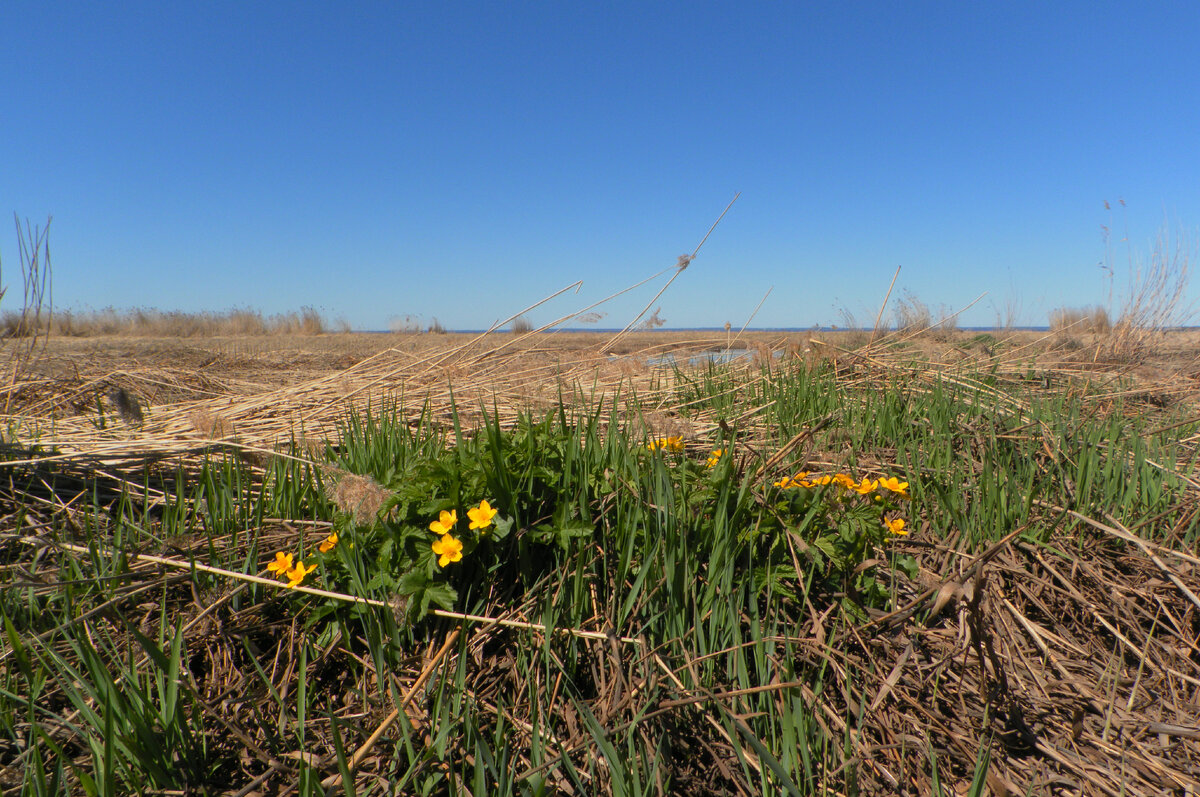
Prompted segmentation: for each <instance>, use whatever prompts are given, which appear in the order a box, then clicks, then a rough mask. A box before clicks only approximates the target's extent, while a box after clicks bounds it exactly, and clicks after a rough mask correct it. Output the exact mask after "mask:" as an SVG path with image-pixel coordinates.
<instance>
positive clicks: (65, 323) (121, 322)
mask: <svg viewBox="0 0 1200 797" xmlns="http://www.w3.org/2000/svg"><path fill="white" fill-rule="evenodd" d="M341 328H342V331H349V326H348V325H346V324H343V325H341ZM328 331H329V329H328V326H327V325H326V323H325V320H324V319H323V318H322V317H321V314H320V313H319V312H317V311H316V310H315V309H313V308H312V307H304V308H301V309H300V310H299V311H297V312H291V313H280V314H278V315H273V316H263V315H262V313H260V312H258V311H257V310H246V309H239V310H230V311H228V312H224V313H206V312H201V313H184V312H179V311H165V312H164V311H161V310H155V309H150V308H134V309H129V310H117V309H115V308H112V307H108V308H105V309H103V310H87V311H72V310H59V311H57V312H55V313H53V314H51V313H49V312H45V313H42V314H41V315H39V316H37V317H35V318H34V319H33V320H31V319H29V318H28V317H27V314H24V313H17V312H7V313H5V314H4V315H3V317H2V318H0V334H2V335H3V336H4V337H9V338H13V337H29V336H31V335H33V334H35V333H36V334H41V335H46V334H50V335H61V336H64V337H105V336H124V337H161V338H196V337H221V336H225V337H254V336H260V335H321V334H324V333H326V332H328Z"/></svg>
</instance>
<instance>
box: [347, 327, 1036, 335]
mask: <svg viewBox="0 0 1200 797" xmlns="http://www.w3.org/2000/svg"><path fill="white" fill-rule="evenodd" d="M956 329H958V331H959V332H995V331H996V327H956ZM1009 329H1011V330H1012V331H1014V332H1049V331H1050V327H1009ZM355 331H356V332H363V333H365V334H372V335H383V334H388V333H389V330H386V329H359V330H355ZM446 331H447V332H451V333H455V334H460V335H482V334H483V333H484V332H487V330H486V329H447V330H446ZM620 331H621V329H620V328H619V327H565V328H560V329H551V330H547V331H546V333H545V334H552V333H556V332H608V333H613V334H615V333H617V332H620ZM647 331H648V332H651V333H654V332H724V331H725V327H659V328H658V329H652V330H642V329H632V330H630V332H631V333H635V332H647ZM734 331H735V332H736V331H738V330H737V329H736V328H735V329H734ZM745 331H746V332H870V331H871V328H870V327H865V328H864V327H859V328H855V329H851V328H849V327H747V328H746V330H745ZM496 332H505V333H507V332H508V328H507V327H501V328H500V329H497V330H496Z"/></svg>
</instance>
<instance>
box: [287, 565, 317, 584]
mask: <svg viewBox="0 0 1200 797" xmlns="http://www.w3.org/2000/svg"><path fill="white" fill-rule="evenodd" d="M316 569H317V565H316V563H313V564H311V565H309V566H307V567H305V566H304V562H300V563H298V564H297V565H296V566H295V567H293V568H292V569H291V570H289V571H287V578H288V587H289V588H291V587H298V586H300V582H301V581H303V580H304V577H305V576H307V575H308V574H309V573H311V572H312V571H314V570H316Z"/></svg>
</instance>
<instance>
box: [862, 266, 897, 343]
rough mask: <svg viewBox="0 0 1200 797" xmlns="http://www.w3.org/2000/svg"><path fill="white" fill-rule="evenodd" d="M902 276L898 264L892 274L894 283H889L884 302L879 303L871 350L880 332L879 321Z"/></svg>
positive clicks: (870, 341)
mask: <svg viewBox="0 0 1200 797" xmlns="http://www.w3.org/2000/svg"><path fill="white" fill-rule="evenodd" d="M899 276H900V267H899V266H896V273H895V274H893V275H892V284H891V285H888V289H887V293H886V294H885V295H884V297H883V304H881V305H879V313H878V314H877V315H876V316H875V328H874V329H872V330H871V338H870V340H868V341H867V350H868V351H870V349H871V346H872V345H873V344H874V343H875V336H876V335H878V334H879V321H880V319H881V318H883V311H884V310H885V309H887V303H888V299H891V298H892V288H894V287H896V278H897V277H899Z"/></svg>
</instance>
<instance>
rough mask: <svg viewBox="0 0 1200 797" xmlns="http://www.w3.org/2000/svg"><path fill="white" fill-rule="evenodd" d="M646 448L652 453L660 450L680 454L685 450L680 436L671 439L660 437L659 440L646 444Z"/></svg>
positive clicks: (673, 436)
mask: <svg viewBox="0 0 1200 797" xmlns="http://www.w3.org/2000/svg"><path fill="white" fill-rule="evenodd" d="M646 448H648V449H650V450H651V451H656V450H658V449H660V448H663V449H666V450H667V451H675V452H679V451H682V450H683V438H682V437H680V436H679V435H671V436H670V437H660V438H658V439H657V440H651V441H650V442H649V443H647V444H646Z"/></svg>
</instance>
